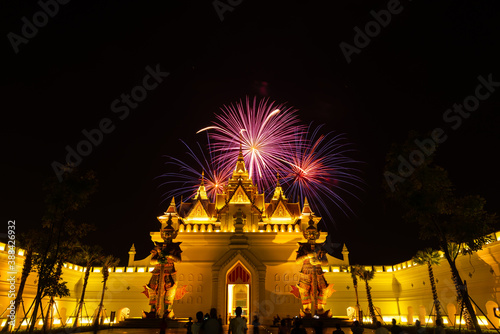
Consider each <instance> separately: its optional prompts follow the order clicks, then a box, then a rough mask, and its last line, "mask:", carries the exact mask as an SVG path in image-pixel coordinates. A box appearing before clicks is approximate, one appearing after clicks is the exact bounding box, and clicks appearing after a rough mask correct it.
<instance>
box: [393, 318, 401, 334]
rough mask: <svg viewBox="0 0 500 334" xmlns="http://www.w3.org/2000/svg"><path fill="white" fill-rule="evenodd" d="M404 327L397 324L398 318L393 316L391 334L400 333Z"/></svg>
mask: <svg viewBox="0 0 500 334" xmlns="http://www.w3.org/2000/svg"><path fill="white" fill-rule="evenodd" d="M401 331H402V329H401V327H399V326H398V325H396V319H394V318H392V327H391V334H399V333H401Z"/></svg>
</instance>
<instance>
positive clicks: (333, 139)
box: [282, 126, 363, 221]
mask: <svg viewBox="0 0 500 334" xmlns="http://www.w3.org/2000/svg"><path fill="white" fill-rule="evenodd" d="M321 127H322V126H318V127H317V128H316V129H314V130H312V129H311V126H309V131H308V132H307V133H303V134H301V135H299V137H300V140H298V141H296V144H295V145H286V148H287V149H288V150H289V151H290V160H291V163H290V164H286V165H284V166H285V169H284V170H283V171H282V175H284V178H283V183H285V184H286V185H287V186H288V187H287V188H288V189H286V193H287V196H288V197H289V198H298V199H300V201H304V199H305V198H306V197H307V199H308V201H309V202H310V204H312V205H313V208H315V209H316V210H317V211H318V213H319V214H326V215H327V216H328V217H329V218H330V219H331V220H332V221H334V219H333V217H332V215H331V210H329V204H330V203H332V204H334V205H335V206H336V207H337V208H339V209H340V210H341V211H342V212H343V213H344V214H345V215H346V216H347V215H348V214H349V213H351V214H353V212H352V210H351V209H350V207H349V205H348V204H347V202H346V200H345V197H346V195H348V197H354V198H356V199H357V197H356V195H354V194H353V193H352V191H351V190H350V189H356V188H357V189H361V185H362V184H363V181H362V179H361V178H360V177H359V176H358V175H359V174H360V173H359V169H358V168H356V166H357V165H359V162H358V161H356V160H353V159H352V158H350V157H349V156H348V154H349V153H350V152H352V151H353V150H352V148H351V145H350V144H348V143H347V142H346V140H345V138H344V137H343V136H342V135H335V134H333V133H331V132H330V133H328V134H326V135H321V134H319V131H320V129H321ZM311 130H312V131H311Z"/></svg>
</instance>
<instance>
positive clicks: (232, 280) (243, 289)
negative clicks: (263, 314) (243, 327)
mask: <svg viewBox="0 0 500 334" xmlns="http://www.w3.org/2000/svg"><path fill="white" fill-rule="evenodd" d="M250 277H251V276H250V273H249V272H248V270H246V268H245V267H244V266H243V265H242V264H241V262H237V263H236V264H235V265H234V266H233V267H232V268H231V269H229V270H228V273H227V276H226V282H227V284H226V285H227V304H226V305H227V308H226V314H227V318H226V319H227V322H229V320H231V319H232V318H234V317H235V316H236V314H235V310H236V307H238V306H239V307H241V309H242V311H243V312H242V314H241V316H242V317H245V318H247V322H248V321H249V319H250V314H251V310H250V288H251V284H250V283H251V279H250Z"/></svg>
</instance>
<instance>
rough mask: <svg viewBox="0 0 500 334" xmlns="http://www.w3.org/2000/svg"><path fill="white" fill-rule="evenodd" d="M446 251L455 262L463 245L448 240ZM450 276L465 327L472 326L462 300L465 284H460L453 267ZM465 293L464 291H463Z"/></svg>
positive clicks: (470, 318) (472, 323)
mask: <svg viewBox="0 0 500 334" xmlns="http://www.w3.org/2000/svg"><path fill="white" fill-rule="evenodd" d="M447 248H448V253H449V254H450V258H451V261H452V263H453V264H455V261H456V259H457V256H458V255H459V254H460V251H461V249H462V248H463V245H459V244H456V243H454V242H449V243H448V247H447ZM451 278H452V280H453V284H454V285H455V290H456V292H457V304H458V307H459V309H460V310H461V311H460V313H461V314H462V316H463V318H464V319H465V323H466V324H467V328H470V329H472V328H474V322H473V320H472V317H471V315H470V314H469V311H468V309H467V305H466V304H465V300H464V297H463V296H464V293H463V291H464V290H465V286H464V285H465V284H461V283H460V282H461V280H460V279H459V278H458V277H457V275H456V273H455V271H453V269H452V270H451ZM465 294H466V293H465Z"/></svg>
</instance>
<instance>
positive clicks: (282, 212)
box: [269, 200, 293, 221]
mask: <svg viewBox="0 0 500 334" xmlns="http://www.w3.org/2000/svg"><path fill="white" fill-rule="evenodd" d="M269 218H271V220H284V221H287V220H292V219H293V216H292V214H291V213H290V211H289V210H288V208H287V205H285V202H284V201H281V200H280V201H279V202H278V205H276V208H275V209H274V211H273V212H272V213H271V214H270V215H269Z"/></svg>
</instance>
